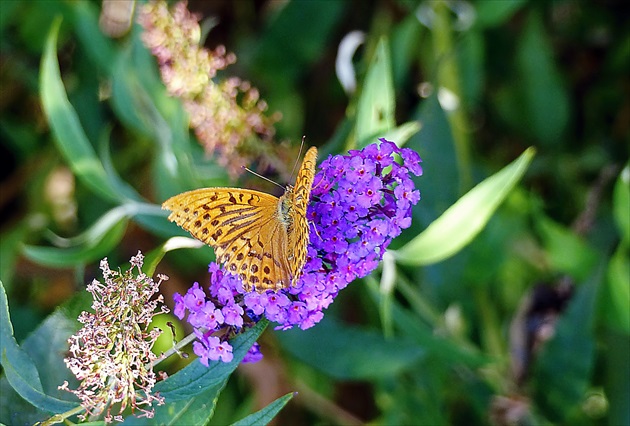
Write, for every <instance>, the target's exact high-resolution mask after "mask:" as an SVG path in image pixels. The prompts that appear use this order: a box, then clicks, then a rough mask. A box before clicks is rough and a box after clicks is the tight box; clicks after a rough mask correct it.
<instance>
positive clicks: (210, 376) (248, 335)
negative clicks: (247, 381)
mask: <svg viewBox="0 0 630 426" xmlns="http://www.w3.org/2000/svg"><path fill="white" fill-rule="evenodd" d="M268 323H269V322H268V321H267V320H261V321H259V322H258V324H256V325H255V326H254V327H252V328H251V329H249V330H247V331H246V332H245V333H243V334H240V335H238V336H237V337H236V338H234V340H233V341H231V342H230V344H231V345H232V354H233V355H234V358H233V359H232V362H229V363H225V362H219V361H216V362H212V363H211V364H210V366H209V367H206V366H204V365H203V364H201V363H200V362H198V361H194V362H192V363H190V364H188V365H187V366H186V367H185V368H184V369H182V370H180V371H178V372H177V373H175V374H173V375H172V376H170V377H169V378H168V379H167V380H164V381H163V382H160V383H158V384H157V385H156V386H155V391H156V392H158V391H159V392H160V395H162V396H163V397H164V399H165V400H166V401H179V400H182V399H188V398H191V397H194V396H196V395H199V394H200V393H202V392H204V391H205V390H206V389H207V388H209V387H212V386H217V385H218V384H220V383H222V382H223V381H224V380H226V379H227V378H228V377H229V376H230V374H232V372H233V371H234V370H235V369H236V367H238V364H239V363H240V362H241V361H242V360H243V358H244V357H245V355H246V354H247V351H248V350H249V348H251V346H252V345H253V344H254V342H256V340H257V339H258V337H259V336H260V335H261V334H262V332H263V331H264V330H265V328H266V327H267V324H268Z"/></svg>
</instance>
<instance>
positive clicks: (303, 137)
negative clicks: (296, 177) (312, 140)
mask: <svg viewBox="0 0 630 426" xmlns="http://www.w3.org/2000/svg"><path fill="white" fill-rule="evenodd" d="M305 140H306V136H302V143H301V144H300V151H299V152H298V156H297V158H296V159H295V163H293V170H291V181H293V174H294V173H295V168H296V167H297V165H298V163H299V162H300V158H302V151H303V150H304V141H305Z"/></svg>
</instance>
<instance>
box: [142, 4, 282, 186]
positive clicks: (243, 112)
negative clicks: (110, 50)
mask: <svg viewBox="0 0 630 426" xmlns="http://www.w3.org/2000/svg"><path fill="white" fill-rule="evenodd" d="M198 20H199V18H198V17H196V16H195V15H193V14H191V13H190V12H189V11H188V9H187V8H186V2H185V1H182V2H179V3H176V4H175V6H173V8H172V11H169V9H168V6H167V4H166V2H164V1H153V2H148V3H146V4H145V5H144V6H142V7H141V8H140V13H139V17H138V22H139V23H140V25H142V26H143V27H144V30H145V32H144V34H143V35H142V39H143V41H144V43H145V44H146V46H147V47H148V48H149V49H151V52H152V53H153V55H155V57H156V58H157V60H158V64H159V67H160V73H161V75H162V80H163V81H164V83H165V85H166V88H167V90H168V92H169V93H170V94H171V95H172V96H177V97H179V98H181V99H182V102H183V105H184V108H185V109H186V112H187V113H188V115H189V117H190V127H191V128H193V129H194V130H195V134H196V135H197V139H198V140H199V142H200V143H201V144H202V145H203V146H204V148H205V150H206V152H207V153H208V154H213V153H216V154H217V155H218V156H217V161H218V162H219V164H221V165H223V166H225V167H226V168H227V170H228V172H230V174H232V175H233V176H236V175H238V174H240V173H241V172H242V166H243V165H247V164H248V163H249V162H251V160H252V159H253V158H254V157H255V155H254V153H259V152H260V151H261V149H260V146H259V144H260V142H261V140H264V141H267V140H270V139H271V137H272V136H273V134H274V128H273V124H274V122H275V121H277V117H267V116H266V115H265V114H264V111H265V110H266V109H267V105H266V103H265V102H264V101H262V100H260V99H259V94H258V91H257V90H256V89H255V88H253V87H251V85H250V84H249V83H248V82H246V81H241V80H240V79H238V78H236V77H231V78H227V79H223V80H220V81H218V82H215V81H213V78H215V76H216V74H217V71H219V70H223V69H225V68H226V67H227V66H228V65H230V64H233V63H234V62H235V61H236V56H235V55H234V54H227V53H226V51H225V47H223V46H219V47H217V48H216V49H215V50H214V51H209V50H207V49H204V48H202V47H200V45H199V43H200V41H201V29H200V27H199V24H198V23H197V21H198ZM256 145H258V147H257V148H256V149H251V147H253V146H254V147H255V146H256ZM256 155H258V154H256Z"/></svg>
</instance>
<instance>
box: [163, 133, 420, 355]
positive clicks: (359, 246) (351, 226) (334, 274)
mask: <svg viewBox="0 0 630 426" xmlns="http://www.w3.org/2000/svg"><path fill="white" fill-rule="evenodd" d="M380 142H381V143H380V144H372V145H369V146H367V147H365V148H364V149H363V150H360V151H359V150H353V151H350V152H349V153H348V155H345V156H342V155H335V156H329V157H328V158H327V159H325V160H324V161H323V162H322V163H321V165H320V168H319V171H318V173H317V175H316V176H315V180H314V184H313V189H312V192H311V201H310V203H309V206H308V211H307V218H308V219H309V221H310V222H311V223H312V226H311V234H310V244H309V247H308V252H307V260H306V264H305V266H304V269H303V272H302V277H301V278H300V280H299V281H298V282H297V284H296V285H295V286H294V287H290V288H287V289H284V290H281V291H278V292H273V291H270V290H269V291H267V292H266V293H263V294H259V293H257V292H255V291H252V292H250V293H246V292H245V291H244V290H243V286H242V283H241V282H240V280H239V279H238V278H236V277H235V276H232V275H230V274H226V273H225V272H224V271H223V270H222V269H221V268H220V267H219V266H218V265H217V264H215V263H213V264H211V265H210V266H209V272H210V287H209V293H210V296H211V299H212V302H210V301H208V302H207V304H206V294H205V293H204V292H203V290H202V289H201V288H200V287H199V284H197V283H195V284H194V285H193V287H192V288H191V289H190V290H189V291H188V293H186V295H185V296H183V297H182V296H180V295H178V294H176V295H175V314H176V315H177V316H178V317H179V318H183V316H184V311H185V310H188V311H189V312H190V314H189V317H188V321H189V322H191V324H193V322H194V324H193V325H194V326H195V330H196V331H195V332H196V334H197V337H198V338H199V341H198V342H195V346H194V351H195V353H196V354H197V355H198V356H199V357H200V359H201V362H202V363H204V364H206V365H207V362H208V360H218V359H221V360H223V361H225V360H226V359H230V360H231V359H232V357H233V355H232V352H231V350H232V348H231V346H230V345H229V344H228V343H227V339H228V338H230V337H232V336H233V335H235V334H236V333H239V332H241V330H242V328H244V327H248V326H251V325H253V324H254V323H256V322H257V321H258V320H259V319H260V318H261V317H262V316H263V315H264V316H265V317H266V318H267V319H269V320H270V321H274V322H277V323H278V324H279V325H278V326H277V327H276V328H278V329H289V328H292V327H295V326H298V327H300V328H301V329H307V328H310V327H312V326H314V325H315V324H317V323H318V322H319V321H320V320H321V319H322V318H323V315H324V314H323V310H324V309H326V308H328V306H330V304H331V303H332V302H333V301H334V299H335V297H336V296H337V294H338V292H339V291H340V290H342V289H343V288H345V287H346V286H347V285H348V284H349V283H351V282H352V281H354V280H355V279H357V278H362V277H365V276H366V275H368V274H369V273H371V272H372V271H373V270H374V269H376V267H377V266H378V264H379V262H380V260H381V259H382V258H383V254H384V253H385V250H386V249H387V246H388V245H389V244H390V243H391V241H392V239H393V238H395V237H396V236H398V235H400V233H401V232H402V230H403V229H405V228H408V227H409V226H410V225H411V208H412V206H414V205H415V204H417V203H418V201H419V200H420V191H418V190H417V189H416V188H415V186H414V183H413V180H412V179H411V177H410V174H413V175H416V176H420V175H421V174H422V166H421V164H420V163H421V160H420V156H419V155H418V154H417V153H416V152H414V151H412V150H410V149H408V148H404V149H400V148H398V147H397V146H396V144H394V143H393V142H389V141H387V140H385V139H380ZM396 155H398V156H400V158H401V159H402V164H401V163H398V162H397V161H395V158H396ZM215 306H216V307H217V308H215ZM204 307H205V309H204ZM219 307H220V308H219ZM219 314H220V315H219ZM218 336H221V338H219V337H218ZM260 357H262V355H260V349H259V347H258V345H257V344H254V346H252V348H250V351H249V352H248V355H247V356H246V358H245V359H247V361H248V362H255V361H257V360H259V359H260Z"/></svg>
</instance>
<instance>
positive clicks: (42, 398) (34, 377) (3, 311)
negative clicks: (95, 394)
mask: <svg viewBox="0 0 630 426" xmlns="http://www.w3.org/2000/svg"><path fill="white" fill-rule="evenodd" d="M66 337H67V336H66ZM0 343H1V347H2V354H1V357H0V361H1V363H2V368H3V370H4V375H5V377H6V378H7V380H8V382H9V383H10V384H11V387H12V388H13V389H14V390H15V391H16V392H17V393H18V394H19V395H20V396H21V397H22V398H24V399H25V400H26V401H28V402H30V403H31V404H32V405H33V406H35V407H37V408H39V409H40V410H44V411H47V412H51V413H63V412H65V411H68V410H70V409H72V408H74V407H76V406H77V404H76V403H72V402H68V401H63V400H61V399H58V398H55V397H52V396H50V395H47V394H46V393H45V392H44V386H43V385H42V381H41V378H40V374H39V370H38V366H40V364H36V363H35V362H34V361H33V359H32V358H31V356H30V355H29V354H28V353H27V352H26V351H25V350H24V349H23V348H21V347H20V345H18V343H17V342H16V341H15V338H14V337H13V326H12V324H11V319H10V317H9V305H8V302H7V295H6V293H5V291H4V285H3V284H2V282H0ZM44 348H48V349H50V347H49V346H43V347H41V348H40V349H44ZM61 353H62V352H59V353H56V352H53V353H52V354H50V355H52V356H53V357H58V359H60V357H59V355H60V354H61ZM59 385H61V383H59Z"/></svg>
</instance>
